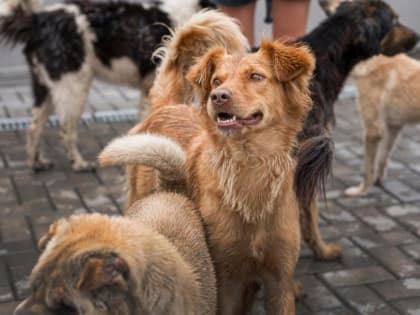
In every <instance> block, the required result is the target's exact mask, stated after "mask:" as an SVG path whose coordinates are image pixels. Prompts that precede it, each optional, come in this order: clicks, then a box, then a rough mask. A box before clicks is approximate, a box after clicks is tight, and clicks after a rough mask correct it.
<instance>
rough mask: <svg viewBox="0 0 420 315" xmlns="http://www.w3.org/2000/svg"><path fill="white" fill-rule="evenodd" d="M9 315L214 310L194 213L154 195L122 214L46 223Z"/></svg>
mask: <svg viewBox="0 0 420 315" xmlns="http://www.w3.org/2000/svg"><path fill="white" fill-rule="evenodd" d="M40 247H41V248H42V249H44V250H43V253H42V254H41V256H40V258H39V260H38V262H37V264H36V265H35V267H34V269H33V271H32V274H31V279H30V282H31V287H32V294H31V295H30V296H29V297H28V298H27V299H26V300H25V301H23V302H22V303H21V304H20V305H19V306H18V308H17V309H16V311H15V313H14V314H15V315H27V314H31V315H65V314H84V315H98V314H102V315H129V314H144V315H199V314H200V315H215V314H216V280H215V276H214V267H213V264H212V261H211V258H210V255H209V252H208V248H207V244H206V239H205V235H204V230H203V226H202V222H201V218H200V216H199V213H198V211H197V210H196V209H195V207H194V206H193V204H192V203H191V201H189V200H188V199H187V198H185V197H183V196H181V195H177V194H174V193H164V192H161V193H156V194H153V195H151V196H148V197H147V198H145V199H142V200H140V201H138V202H136V203H135V204H133V206H132V207H131V208H130V209H129V210H128V211H127V216H126V217H124V218H122V217H110V216H105V215H100V214H87V215H75V216H72V217H70V218H69V219H62V220H59V221H57V222H56V223H54V224H53V225H51V227H50V230H49V232H48V233H47V234H46V235H45V236H44V237H43V238H42V239H41V240H40Z"/></svg>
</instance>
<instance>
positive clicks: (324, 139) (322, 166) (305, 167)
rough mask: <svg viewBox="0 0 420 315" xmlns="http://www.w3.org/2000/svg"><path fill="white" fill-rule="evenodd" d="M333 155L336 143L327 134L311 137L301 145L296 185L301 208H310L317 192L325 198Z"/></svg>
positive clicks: (298, 155) (298, 154) (298, 153)
mask: <svg viewBox="0 0 420 315" xmlns="http://www.w3.org/2000/svg"><path fill="white" fill-rule="evenodd" d="M333 155H334V143H333V141H332V139H331V137H330V136H329V135H328V134H327V133H322V134H319V135H317V136H313V137H309V138H307V139H306V140H304V141H302V142H301V143H300V144H299V150H298V152H297V165H296V172H295V181H294V184H295V192H296V195H297V199H298V200H299V204H300V206H301V208H307V207H310V204H311V202H312V200H313V199H314V198H316V194H317V192H319V193H320V194H321V195H322V196H323V197H324V198H325V183H326V181H327V178H328V176H329V174H330V171H331V168H332V161H333Z"/></svg>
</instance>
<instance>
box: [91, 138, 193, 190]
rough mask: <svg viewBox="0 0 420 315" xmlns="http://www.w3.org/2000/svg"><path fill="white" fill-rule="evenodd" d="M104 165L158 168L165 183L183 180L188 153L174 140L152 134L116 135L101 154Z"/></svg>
mask: <svg viewBox="0 0 420 315" xmlns="http://www.w3.org/2000/svg"><path fill="white" fill-rule="evenodd" d="M98 159H99V163H100V164H101V165H102V166H110V165H134V164H140V165H144V166H149V167H152V168H155V169H156V170H158V171H159V173H160V174H159V177H160V179H161V181H162V182H170V183H174V182H183V181H184V179H185V166H184V165H185V160H186V156H185V152H184V150H183V149H182V148H181V146H180V145H178V144H177V143H176V142H175V141H172V140H170V139H169V138H166V137H164V136H159V135H153V134H146V133H144V134H136V135H128V136H123V137H121V138H117V139H115V140H113V141H111V143H109V144H108V145H107V146H106V147H105V149H103V150H102V152H101V153H100V154H99V157H98Z"/></svg>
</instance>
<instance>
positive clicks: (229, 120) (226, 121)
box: [216, 112, 263, 128]
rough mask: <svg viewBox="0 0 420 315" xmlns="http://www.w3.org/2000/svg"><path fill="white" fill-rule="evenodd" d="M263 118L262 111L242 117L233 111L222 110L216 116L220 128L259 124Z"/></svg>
mask: <svg viewBox="0 0 420 315" xmlns="http://www.w3.org/2000/svg"><path fill="white" fill-rule="evenodd" d="M262 118H263V114H262V113H261V112H256V113H254V114H252V115H251V116H248V117H246V118H241V117H238V116H236V115H233V114H231V113H226V112H220V113H218V114H217V116H216V120H217V126H218V127H219V128H240V127H243V126H252V125H256V124H258V123H259V122H260V121H261V119H262Z"/></svg>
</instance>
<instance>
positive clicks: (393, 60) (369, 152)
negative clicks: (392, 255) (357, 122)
mask: <svg viewBox="0 0 420 315" xmlns="http://www.w3.org/2000/svg"><path fill="white" fill-rule="evenodd" d="M352 76H353V78H354V79H355V81H356V86H357V90H358V107H359V113H360V117H361V120H362V125H363V129H364V147H365V155H364V174H363V180H362V182H361V183H360V184H359V185H358V186H354V187H350V188H348V189H347V190H346V195H348V196H360V195H364V194H366V193H367V192H368V190H369V188H370V187H371V186H372V185H373V184H379V185H381V184H382V182H383V180H384V178H385V173H386V166H387V162H388V159H389V155H390V153H391V151H392V148H393V147H394V145H395V142H396V141H397V139H398V135H399V134H400V132H401V130H402V128H403V127H404V125H407V124H414V123H419V122H420V102H419V100H420V62H419V61H417V60H415V59H412V58H410V57H408V56H406V55H402V54H400V55H397V56H394V57H387V56H376V57H373V58H371V59H369V60H367V61H365V62H363V63H360V64H359V65H357V66H356V67H355V69H354V70H353V72H352Z"/></svg>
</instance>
